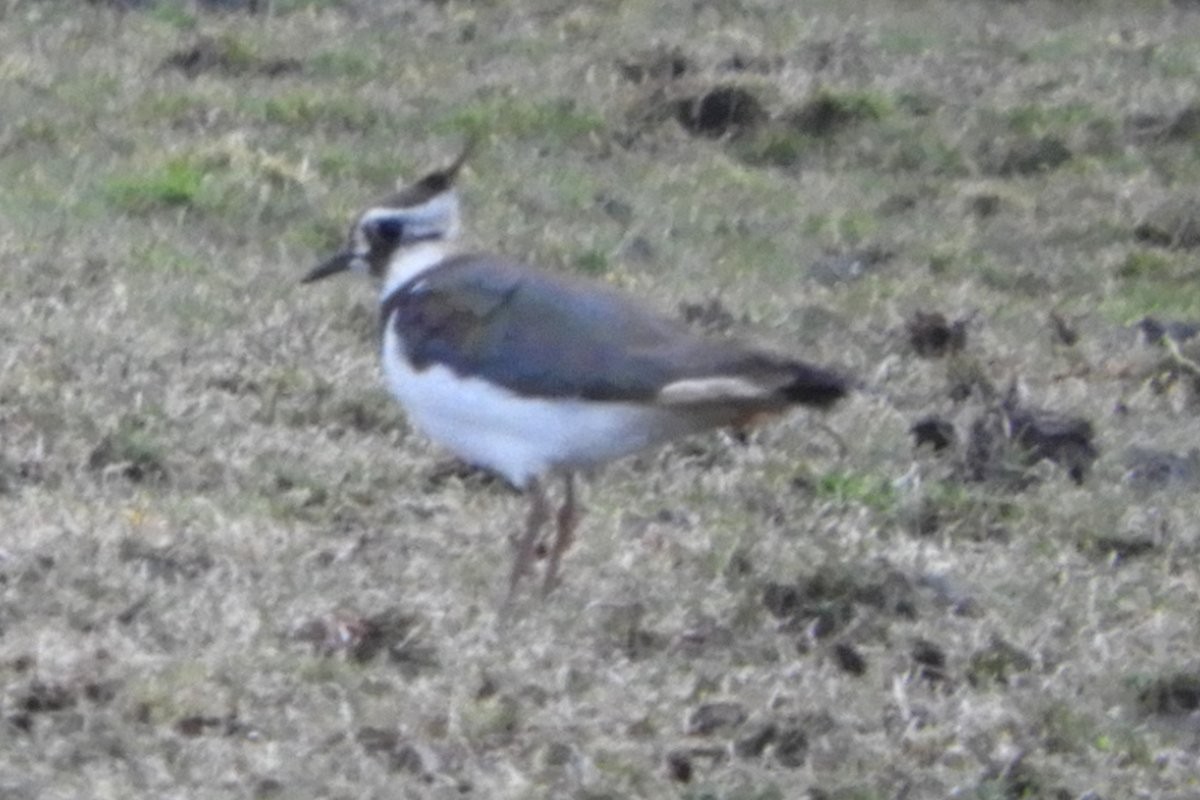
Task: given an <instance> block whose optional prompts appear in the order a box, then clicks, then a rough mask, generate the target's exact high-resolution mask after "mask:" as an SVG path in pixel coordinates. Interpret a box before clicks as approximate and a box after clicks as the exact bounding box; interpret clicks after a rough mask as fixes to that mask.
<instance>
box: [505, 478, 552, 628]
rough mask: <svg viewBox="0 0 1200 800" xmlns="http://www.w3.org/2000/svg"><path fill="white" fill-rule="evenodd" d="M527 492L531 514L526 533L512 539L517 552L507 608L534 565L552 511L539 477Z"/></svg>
mask: <svg viewBox="0 0 1200 800" xmlns="http://www.w3.org/2000/svg"><path fill="white" fill-rule="evenodd" d="M525 493H526V494H528V495H529V501H530V506H529V516H528V517H527V518H526V521H525V531H524V533H523V534H522V535H521V537H520V538H519V539H513V540H512V545H513V548H514V549H515V551H516V552H515V553H514V555H513V567H512V575H511V576H510V577H509V579H508V595H507V597H505V599H504V608H505V609H507V608H508V607H509V606H510V605H512V601H513V597H514V596H515V595H516V593H517V585H518V584H520V583H521V578H523V577H524V576H525V574H526V573H528V572H529V571H530V569H531V568H532V567H533V558H534V549H535V545H536V543H537V535H538V531H539V530H541V528H542V525H544V524H545V523H546V520H547V519H549V517H550V512H549V510H548V509H547V507H546V492H545V490H544V489H542V484H541V483H540V482H539V481H538V479H537V478H534V479H532V480H531V481H530V482H529V486H528V487H527V488H526V489H525Z"/></svg>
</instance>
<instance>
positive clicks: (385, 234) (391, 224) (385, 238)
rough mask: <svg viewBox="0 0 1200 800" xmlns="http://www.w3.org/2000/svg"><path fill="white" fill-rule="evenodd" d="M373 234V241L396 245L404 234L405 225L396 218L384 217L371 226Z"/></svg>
mask: <svg viewBox="0 0 1200 800" xmlns="http://www.w3.org/2000/svg"><path fill="white" fill-rule="evenodd" d="M371 234H372V238H373V239H376V240H378V241H381V242H386V243H388V244H394V243H395V242H398V241H400V237H401V236H402V235H403V234H404V223H403V222H401V221H400V220H398V219H396V218H395V217H382V218H380V219H377V220H375V222H373V223H372V224H371Z"/></svg>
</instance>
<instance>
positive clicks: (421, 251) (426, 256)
mask: <svg viewBox="0 0 1200 800" xmlns="http://www.w3.org/2000/svg"><path fill="white" fill-rule="evenodd" d="M457 249H458V248H457V247H456V246H455V244H454V242H453V241H448V240H446V239H436V240H432V241H428V242H420V243H418V244H415V245H413V246H412V247H406V248H404V249H403V250H400V251H398V252H397V253H396V254H395V255H393V256H392V260H391V261H390V262H389V263H388V267H387V275H386V276H385V277H384V280H383V293H382V294H381V295H380V298H381V299H383V300H386V299H387V298H388V297H391V295H392V293H393V292H395V291H396V290H397V289H399V288H400V287H401V286H403V285H404V284H406V283H408V282H409V281H411V280H412V279H413V278H415V277H416V276H417V275H420V274H421V273H422V272H424V271H425V270H427V269H429V268H430V267H432V266H434V265H435V264H437V263H438V262H440V261H444V260H445V259H447V258H449V257H450V256H452V255H453V254H454V253H455V252H456V251H457Z"/></svg>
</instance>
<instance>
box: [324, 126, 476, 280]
mask: <svg viewBox="0 0 1200 800" xmlns="http://www.w3.org/2000/svg"><path fill="white" fill-rule="evenodd" d="M470 152H471V144H468V145H467V147H466V148H464V149H463V152H462V154H461V155H459V157H458V158H456V159H455V160H454V163H452V164H450V166H448V167H445V168H444V169H440V170H437V171H436V172H431V173H429V174H428V175H426V176H425V177H423V178H421V179H420V180H419V181H417V182H415V183H412V184H410V185H408V186H406V187H404V188H403V189H401V190H399V191H397V192H396V193H394V194H392V195H391V196H390V197H387V198H386V199H384V200H383V201H381V202H379V203H377V204H375V205H373V206H372V207H371V208H368V209H367V210H366V211H364V212H363V213H362V214H360V215H359V216H358V218H357V219H356V220H355V221H354V224H353V225H351V226H350V234H349V236H347V238H346V245H345V247H343V248H342V249H341V250H340V251H338V252H337V253H334V254H333V255H332V256H330V257H329V258H327V259H325V260H324V261H322V262H321V263H320V264H318V265H317V266H316V267H314V268H313V269H312V270H311V271H310V272H309V273H308V274H307V275H305V276H304V278H303V280H302V281H301V282H302V283H312V282H313V281H318V280H320V279H322V278H327V277H329V276H330V275H335V274H337V273H339V272H345V271H347V270H349V271H351V272H361V273H364V274H366V275H370V276H371V277H373V278H376V279H380V280H382V279H383V278H384V277H385V276H386V275H387V269H388V264H390V263H391V262H392V260H393V259H394V258H395V257H397V256H398V255H401V254H403V252H404V251H406V250H408V249H410V248H412V247H415V246H417V245H420V244H422V243H425V242H438V241H444V242H448V241H451V240H453V239H454V238H456V237H457V236H458V231H459V207H458V193H457V192H456V191H455V188H454V178H455V176H456V175H457V174H458V171H459V169H461V168H462V165H463V164H464V163H465V162H466V160H467V156H468V155H470Z"/></svg>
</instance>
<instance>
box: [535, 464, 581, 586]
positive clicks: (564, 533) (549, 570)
mask: <svg viewBox="0 0 1200 800" xmlns="http://www.w3.org/2000/svg"><path fill="white" fill-rule="evenodd" d="M565 487H566V488H565V493H564V495H563V504H562V507H561V508H560V509H559V510H558V519H557V522H558V526H557V533H556V534H555V537H554V545H553V546H552V547H551V548H550V554H549V558H548V560H547V562H546V577H545V583H543V584H542V596H543V597H545V596H546V595H548V594H550V592H552V591H553V590H554V587H555V586H557V585H558V566H559V564H560V563H561V562H562V557H563V553H565V552H567V548H569V547H570V546H571V543H572V542H574V541H575V525H576V524H577V523H578V522H579V511H578V509H576V507H575V476H574V475H573V474H572V473H570V472H568V473H567V474H566V480H565Z"/></svg>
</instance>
